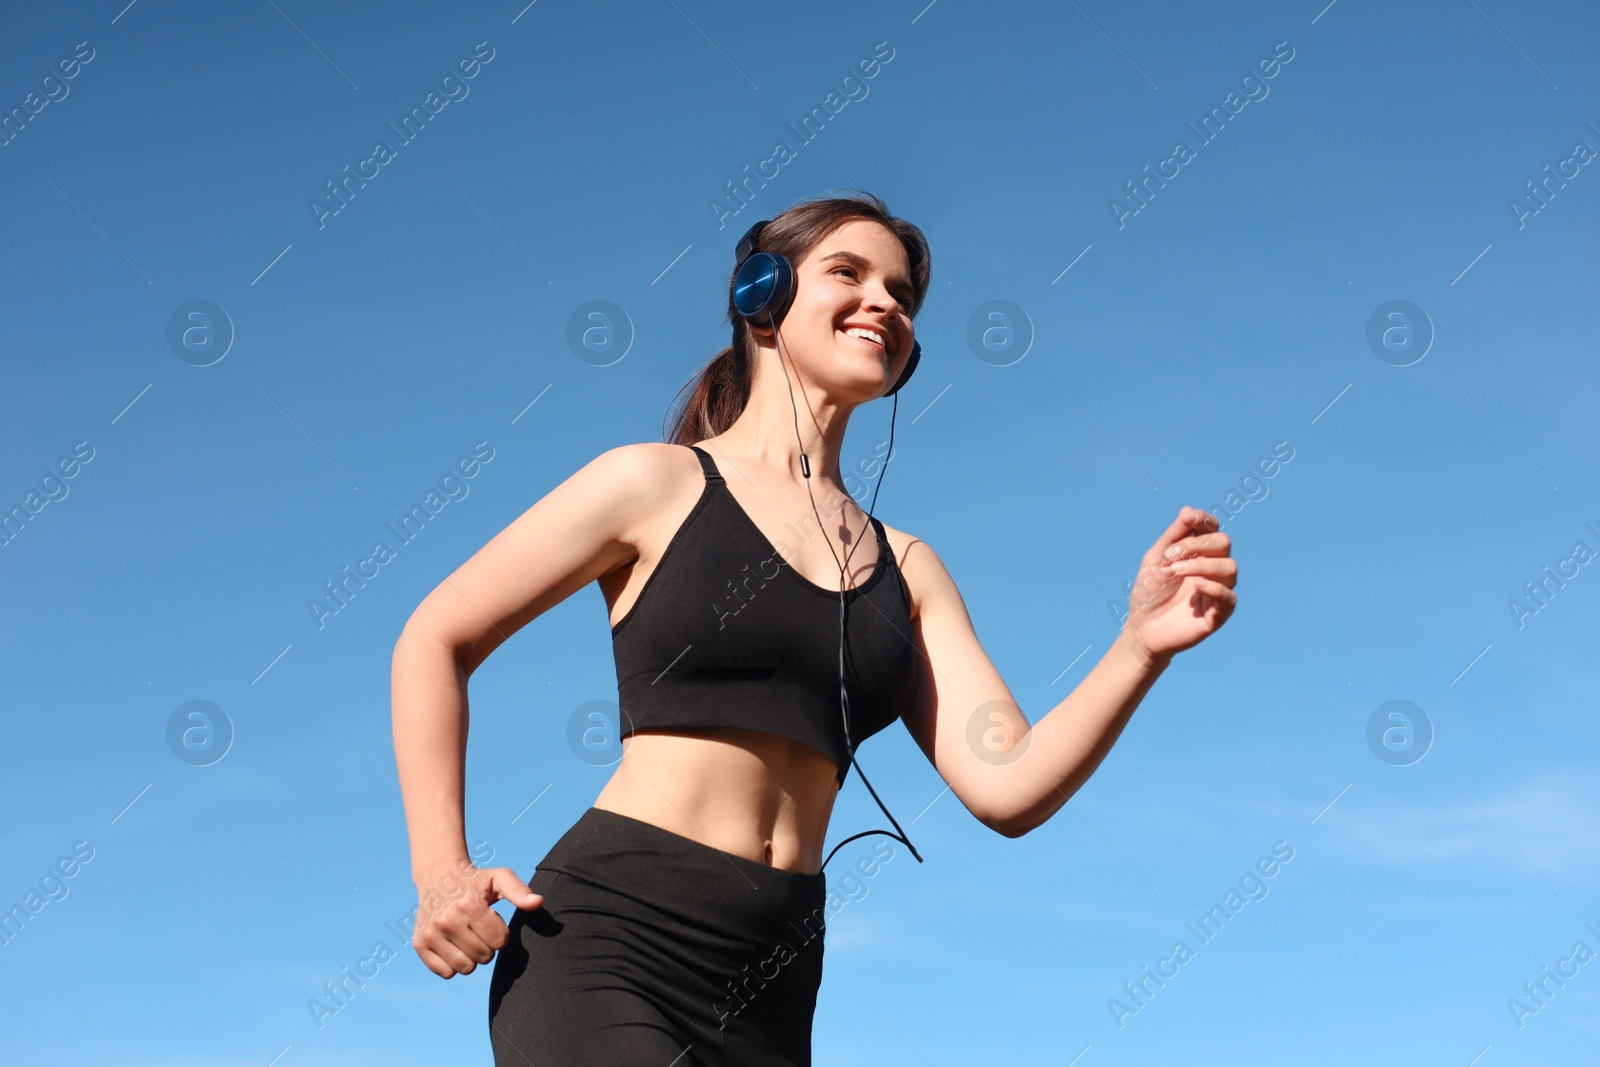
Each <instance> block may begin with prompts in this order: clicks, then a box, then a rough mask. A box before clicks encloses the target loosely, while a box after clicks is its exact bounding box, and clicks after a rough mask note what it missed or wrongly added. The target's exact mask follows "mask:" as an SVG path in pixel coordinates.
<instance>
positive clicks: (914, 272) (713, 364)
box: [664, 192, 932, 445]
mask: <svg viewBox="0 0 1600 1067" xmlns="http://www.w3.org/2000/svg"><path fill="white" fill-rule="evenodd" d="M851 219H869V220H871V221H873V222H878V223H882V224H883V225H884V226H885V227H887V228H888V230H889V232H890V233H893V234H894V235H895V236H896V237H898V238H899V239H900V243H901V244H902V245H903V246H904V247H905V250H906V259H907V261H908V262H909V263H910V265H911V285H912V288H913V290H914V292H913V294H912V301H911V316H912V317H913V318H915V317H916V314H917V312H918V311H919V310H921V308H922V301H923V298H924V297H926V296H927V293H928V277H929V273H930V272H931V270H932V262H931V260H930V258H929V254H928V240H927V238H926V237H924V236H923V234H922V231H921V230H920V229H918V228H917V227H916V226H914V225H912V224H911V223H909V222H907V221H905V220H904V219H897V218H895V217H894V216H893V215H891V214H889V207H888V205H887V204H885V203H884V202H883V201H882V200H880V199H879V198H878V197H876V196H873V195H872V194H871V193H867V192H862V193H859V195H855V196H841V197H825V198H818V199H815V200H806V201H802V202H801V203H798V204H796V205H794V206H793V207H791V208H789V209H788V210H787V211H784V212H782V213H781V214H779V215H777V216H775V217H774V218H773V219H772V221H771V222H769V223H767V225H766V226H765V227H763V228H762V230H761V238H760V240H759V241H758V242H757V244H756V248H757V250H758V251H761V252H772V253H774V254H776V255H780V256H784V257H786V258H787V259H788V260H789V262H790V263H791V264H793V265H794V266H795V267H796V268H797V269H798V267H799V265H800V261H801V260H802V259H804V258H805V257H806V256H807V255H808V254H809V253H810V252H811V250H812V249H813V248H815V247H816V246H817V245H819V244H821V243H822V241H823V240H825V239H826V238H827V236H828V235H829V234H830V233H832V232H833V231H834V230H836V229H838V228H839V227H840V226H841V225H843V224H844V223H846V222H848V221H849V220H851ZM726 318H727V321H728V323H729V324H730V325H732V327H733V344H731V345H729V346H728V347H726V348H724V349H723V350H722V351H720V352H718V353H717V354H716V355H715V356H713V357H712V358H711V360H710V362H708V363H707V364H706V365H705V366H704V367H703V368H702V369H701V370H700V373H699V374H698V375H697V376H696V377H694V378H693V379H691V380H690V381H689V382H687V383H686V384H685V385H684V386H683V388H682V389H679V390H678V395H679V396H682V395H683V394H684V392H685V391H688V393H689V397H688V399H687V400H685V401H684V402H683V403H682V405H681V406H679V407H677V409H676V410H675V411H671V412H669V413H668V416H667V429H666V433H665V435H664V440H666V441H667V442H668V443H670V444H677V445H692V444H696V443H698V442H700V441H704V440H705V439H706V438H708V437H715V436H716V435H717V434H720V433H722V432H723V431H724V430H726V429H727V428H728V427H729V426H731V425H733V422H734V420H735V419H737V418H738V417H739V414H740V412H742V411H744V406H745V404H747V403H749V400H750V383H751V371H750V368H751V367H752V366H754V364H755V355H756V345H755V342H754V339H753V338H752V337H751V336H750V330H749V328H748V325H747V324H746V322H745V320H744V317H743V316H742V315H740V314H739V311H738V308H736V307H735V306H734V303H733V273H732V272H731V271H730V272H729V274H728V307H727V311H726Z"/></svg>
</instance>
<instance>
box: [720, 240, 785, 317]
mask: <svg viewBox="0 0 1600 1067" xmlns="http://www.w3.org/2000/svg"><path fill="white" fill-rule="evenodd" d="M794 291H795V278H794V268H793V267H792V266H791V265H790V264H789V260H788V258H787V257H785V256H780V255H775V254H774V253H772V252H752V253H751V254H750V255H749V257H748V258H746V259H745V261H744V262H742V263H740V264H739V269H738V270H737V271H735V272H734V275H733V306H734V309H735V310H737V311H738V312H739V314H740V316H741V317H743V318H744V319H746V320H748V321H750V322H753V323H759V324H761V325H765V324H766V322H767V320H768V319H769V318H770V319H772V320H773V322H782V321H783V315H784V312H786V311H788V310H789V305H790V304H792V303H793V302H794Z"/></svg>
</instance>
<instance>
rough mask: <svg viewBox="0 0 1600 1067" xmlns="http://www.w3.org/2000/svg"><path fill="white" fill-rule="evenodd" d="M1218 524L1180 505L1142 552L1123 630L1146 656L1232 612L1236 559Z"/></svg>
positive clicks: (1166, 654) (1201, 632)
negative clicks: (1155, 538) (1177, 510)
mask: <svg viewBox="0 0 1600 1067" xmlns="http://www.w3.org/2000/svg"><path fill="white" fill-rule="evenodd" d="M1219 526H1220V523H1218V522H1217V517H1216V516H1215V515H1212V514H1211V513H1210V512H1207V511H1200V510H1199V509H1198V508H1190V507H1185V508H1183V509H1182V510H1181V511H1179V512H1178V518H1177V519H1176V520H1175V521H1174V522H1173V524H1172V525H1171V526H1169V527H1167V530H1166V532H1165V533H1163V534H1162V535H1161V538H1160V539H1159V540H1158V541H1156V543H1155V545H1154V546H1153V547H1152V548H1151V549H1150V551H1148V552H1146V553H1145V554H1144V559H1143V561H1141V563H1140V566H1139V574H1138V577H1137V578H1135V579H1134V583H1133V593H1132V595H1131V596H1129V598H1128V618H1127V620H1126V622H1124V624H1123V631H1124V633H1126V634H1128V635H1129V637H1130V638H1132V640H1133V641H1134V643H1135V645H1136V646H1137V647H1138V648H1140V649H1143V651H1144V653H1145V655H1146V656H1148V657H1149V658H1150V660H1151V662H1157V661H1160V662H1165V661H1167V660H1169V659H1171V657H1172V656H1173V655H1175V654H1176V653H1178V652H1182V651H1183V650H1184V649H1186V648H1192V647H1193V646H1195V645H1197V644H1199V643H1200V642H1201V641H1203V640H1205V639H1206V638H1207V637H1209V636H1210V635H1211V634H1213V633H1215V632H1216V631H1217V630H1218V629H1220V628H1221V627H1222V624H1223V623H1224V622H1227V621H1228V616H1230V615H1232V614H1233V608H1234V604H1235V603H1236V602H1237V601H1238V596H1237V594H1235V593H1234V591H1233V583H1234V582H1235V580H1236V578H1237V575H1238V573H1239V565H1238V564H1237V563H1236V562H1234V561H1233V560H1232V559H1230V558H1229V556H1228V550H1229V547H1230V544H1231V542H1230V541H1229V540H1228V535H1227V534H1225V533H1223V532H1221V530H1220V529H1219V528H1218V527H1219ZM1169 552H1170V553H1171V556H1170V557H1169V555H1168V553H1169Z"/></svg>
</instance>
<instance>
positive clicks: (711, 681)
mask: <svg viewBox="0 0 1600 1067" xmlns="http://www.w3.org/2000/svg"><path fill="white" fill-rule="evenodd" d="M689 447H690V448H693V449H694V452H695V454H696V455H697V456H699V457H700V466H701V468H702V469H703V470H704V471H705V477H706V487H705V490H704V492H702V493H701V494H700V499H699V500H698V501H697V502H696V503H695V506H694V509H693V510H692V511H690V512H689V515H688V517H687V518H685V519H684V520H683V524H682V525H681V526H679V527H678V530H677V532H676V533H675V534H673V537H672V540H671V541H670V542H668V544H667V547H666V549H665V551H663V552H662V555H661V559H660V561H659V562H658V563H657V564H656V568H655V570H654V571H652V572H651V574H650V577H649V578H648V579H646V580H645V583H644V588H643V589H641V590H640V591H639V599H638V600H637V601H636V602H635V603H634V605H633V607H631V608H629V609H628V613H627V614H626V615H624V616H623V617H622V619H621V621H619V622H618V623H617V624H616V625H615V626H613V627H612V628H611V640H612V648H613V651H614V653H615V655H616V661H617V692H618V697H619V703H620V706H621V711H622V714H621V724H620V733H621V736H622V737H627V736H628V735H629V734H631V733H633V732H634V731H635V730H640V729H645V728H650V727H661V728H665V729H672V730H682V729H694V728H700V727H714V726H734V727H742V728H744V729H748V730H761V731H764V732H766V733H772V734H778V735H780V736H782V737H788V738H792V739H794V740H796V741H800V742H802V743H804V744H807V745H810V746H811V747H812V748H815V749H817V750H819V751H821V752H822V753H823V754H824V755H826V756H827V757H828V758H829V759H831V760H833V762H834V765H835V766H836V767H838V768H839V784H840V785H841V786H842V785H843V784H844V780H845V776H846V775H847V774H848V773H849V770H850V754H851V750H847V749H846V747H845V732H844V725H843V721H842V719H843V714H842V712H841V711H840V707H839V704H840V701H839V590H838V588H837V587H835V588H833V589H824V588H823V587H822V586H819V585H816V584H815V583H813V582H810V581H808V580H807V579H805V578H803V577H802V576H800V575H799V574H797V573H795V571H794V568H792V567H791V566H789V564H788V562H787V560H786V559H785V556H786V555H793V553H794V551H795V547H796V546H794V545H792V544H790V543H784V547H783V549H782V550H780V549H779V548H777V547H775V546H774V545H773V544H772V542H771V541H769V540H768V539H767V537H766V535H764V534H763V533H762V532H761V530H760V528H758V527H757V526H756V524H755V522H754V521H753V520H752V519H751V518H750V516H749V515H748V514H747V513H746V512H745V510H744V509H743V508H742V507H740V506H739V502H738V501H737V500H735V499H734V498H733V494H732V493H730V492H729V491H728V488H727V486H726V485H725V484H724V482H723V478H722V475H721V474H720V473H718V471H717V467H716V464H715V463H713V462H712V459H711V457H710V456H709V455H708V454H707V453H706V452H704V451H703V450H701V449H700V448H697V447H695V446H694V445H690V446H689ZM872 525H873V528H874V530H875V531H876V533H877V536H878V562H877V565H876V566H875V567H874V569H873V572H872V575H871V576H870V577H869V578H867V579H866V580H865V581H863V582H861V583H860V584H859V585H857V586H855V587H854V588H851V589H847V590H846V591H845V593H844V598H845V645H844V671H845V686H846V690H847V692H848V693H849V698H850V699H849V705H850V742H851V745H852V746H853V748H859V747H860V746H861V742H863V741H865V740H866V739H867V738H869V737H871V736H872V735H873V734H875V733H877V732H878V731H880V730H882V729H884V728H885V727H886V726H888V725H889V724H890V723H892V722H894V721H895V720H896V719H897V718H899V717H900V712H901V709H903V708H904V707H905V705H906V702H907V701H908V700H909V699H910V698H911V689H912V686H913V684H914V683H915V676H916V671H915V666H916V660H915V656H916V649H915V648H914V647H913V645H912V643H911V617H910V603H911V597H910V592H909V590H907V588H906V584H905V579H904V577H903V576H902V575H901V573H900V568H899V565H898V564H897V563H896V561H895V558H894V552H893V551H892V550H891V549H890V548H889V541H888V538H887V537H886V536H885V535H884V532H883V523H881V522H879V521H878V520H877V518H876V517H874V518H873V519H872ZM784 533H785V535H786V536H787V537H788V538H790V540H791V541H797V542H801V543H803V541H804V540H805V539H807V538H808V537H814V536H816V535H817V533H818V530H817V528H816V518H815V517H814V516H812V515H807V516H806V517H805V519H804V520H803V521H802V522H801V523H800V524H798V526H797V524H795V523H792V522H791V523H785V524H784ZM863 602H864V603H863ZM852 750H853V749H852Z"/></svg>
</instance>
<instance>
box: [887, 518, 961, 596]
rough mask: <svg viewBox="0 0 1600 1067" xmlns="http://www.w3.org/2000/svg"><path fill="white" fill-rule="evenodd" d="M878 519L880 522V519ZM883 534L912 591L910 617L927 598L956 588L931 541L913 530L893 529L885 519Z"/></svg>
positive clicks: (907, 587) (907, 585)
mask: <svg viewBox="0 0 1600 1067" xmlns="http://www.w3.org/2000/svg"><path fill="white" fill-rule="evenodd" d="M878 521H879V522H883V520H882V519H879V520H878ZM883 535H884V537H886V538H887V539H888V541H889V548H890V550H891V551H892V552H893V553H894V559H895V565H896V566H897V567H899V569H900V574H901V576H902V577H904V578H905V581H906V589H907V590H908V591H909V592H910V594H911V617H912V618H913V619H914V618H916V617H917V615H918V614H919V613H920V612H921V608H922V605H923V604H925V603H927V602H928V600H929V599H930V598H932V597H936V596H940V595H943V594H945V593H948V592H954V591H955V581H954V579H952V578H951V577H950V572H949V571H948V570H946V569H945V566H944V561H943V560H941V559H940V558H939V554H938V553H937V552H935V551H934V550H933V546H932V545H930V544H928V543H927V542H926V541H924V540H923V539H922V538H920V537H918V536H917V535H916V534H913V533H908V532H906V531H904V530H900V529H896V528H895V527H893V526H890V525H889V524H888V523H886V522H884V523H883Z"/></svg>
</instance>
